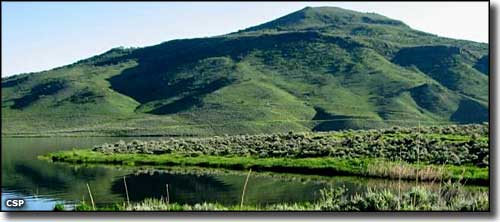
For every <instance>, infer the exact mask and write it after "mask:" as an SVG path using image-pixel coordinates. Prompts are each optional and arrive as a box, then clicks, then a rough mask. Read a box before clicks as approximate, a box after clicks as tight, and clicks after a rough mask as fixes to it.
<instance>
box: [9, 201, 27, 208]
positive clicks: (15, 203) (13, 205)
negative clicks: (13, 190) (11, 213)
mask: <svg viewBox="0 0 500 222" xmlns="http://www.w3.org/2000/svg"><path fill="white" fill-rule="evenodd" d="M25 203H26V202H25V201H24V200H23V199H7V200H6V201H5V206H7V207H9V208H21V207H23V206H24V204H25Z"/></svg>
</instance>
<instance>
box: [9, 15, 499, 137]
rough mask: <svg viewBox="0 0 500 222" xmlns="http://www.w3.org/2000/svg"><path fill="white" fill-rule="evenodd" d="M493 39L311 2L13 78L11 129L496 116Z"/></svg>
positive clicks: (369, 124)
mask: <svg viewBox="0 0 500 222" xmlns="http://www.w3.org/2000/svg"><path fill="white" fill-rule="evenodd" d="M488 52H489V51H488V44H484V43H476V42H472V41H465V40H456V39H450V38H443V37H439V36H437V35H433V34H430V33H425V32H421V31H418V30H414V29H412V28H411V27H409V26H408V25H406V24H405V23H404V22H402V21H398V20H394V19H390V18H387V17H385V16H382V15H378V14H375V13H360V12H355V11H351V10H345V9H341V8H335V7H318V8H311V7H307V8H304V9H302V10H299V11H297V12H293V13H291V14H289V15H286V16H283V17H281V18H278V19H276V20H273V21H270V22H267V23H264V24H260V25H257V26H254V27H250V28H247V29H244V30H240V31H237V32H233V33H229V34H227V35H222V36H216V37H209V38H195V39H179V40H172V41H168V42H164V43H161V44H158V45H154V46H149V47H144V48H114V49H111V50H109V51H108V52H105V53H103V54H101V55H97V56H94V57H91V58H87V59H83V60H81V61H78V62H76V63H74V64H70V65H67V66H63V67H59V68H56V69H53V70H49V71H44V72H39V73H28V74H22V75H16V76H12V77H8V78H2V134H3V135H40V134H42V135H223V134H247V133H248V134H258V133H270V132H288V131H328V130H338V129H360V128H379V127H389V126H394V125H398V126H400V125H406V126H416V125H418V124H427V125H435V124H452V123H459V124H462V123H481V122H485V121H488V118H489V113H488V101H489V97H488V95H489V85H488V83H489V82H488V75H489V69H488V67H489V64H488V58H489V55H488Z"/></svg>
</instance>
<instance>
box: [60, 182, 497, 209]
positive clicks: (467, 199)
mask: <svg viewBox="0 0 500 222" xmlns="http://www.w3.org/2000/svg"><path fill="white" fill-rule="evenodd" d="M443 187H444V188H443V189H441V190H438V191H433V190H428V189H425V188H423V187H420V186H416V187H414V188H412V189H410V190H407V191H404V192H401V193H398V192H397V191H396V192H395V191H390V190H371V189H369V190H368V191H367V192H365V193H363V194H361V195H359V194H358V195H355V196H352V197H346V196H345V195H344V194H345V192H346V191H347V189H345V188H343V187H340V188H339V187H337V188H329V189H328V188H326V189H322V190H321V191H320V193H321V196H320V199H319V200H317V201H315V202H304V203H279V204H268V205H243V206H240V205H230V206H224V205H222V204H218V203H198V204H192V205H189V204H179V203H169V202H168V201H166V200H164V199H146V200H143V201H140V202H137V203H132V204H130V205H128V204H126V203H122V204H119V203H115V204H112V205H106V206H98V207H96V208H95V209H94V208H93V207H92V206H90V205H89V204H87V203H85V202H82V203H80V204H78V205H77V206H76V208H75V209H74V210H75V211H93V210H99V211H488V210H489V209H490V208H489V199H488V193H487V192H478V193H474V194H470V193H466V192H464V191H463V189H461V187H460V185H458V186H457V185H456V184H451V183H448V184H444V185H443ZM56 209H59V208H56Z"/></svg>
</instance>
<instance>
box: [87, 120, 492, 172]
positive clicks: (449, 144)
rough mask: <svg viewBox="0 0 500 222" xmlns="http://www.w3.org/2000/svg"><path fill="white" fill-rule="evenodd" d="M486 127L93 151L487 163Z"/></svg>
mask: <svg viewBox="0 0 500 222" xmlns="http://www.w3.org/2000/svg"><path fill="white" fill-rule="evenodd" d="M487 135H488V125H478V124H476V125H459V126H456V125H453V126H440V127H434V126H433V127H421V128H420V127H419V128H398V127H394V128H392V129H381V130H358V131H354V130H348V131H338V132H329V133H293V132H290V133H284V134H267V135H239V136H223V137H218V136H215V137H210V138H184V139H174V138H170V139H164V140H156V141H140V140H134V141H131V142H128V143H126V142H124V141H119V142H117V143H114V144H103V145H98V146H95V147H94V148H93V151H97V152H102V153H105V154H113V153H138V154H166V153H177V154H184V155H188V156H198V155H214V156H246V157H261V158H267V157H286V158H306V157H345V158H359V157H370V158H384V159H388V160H392V161H399V160H402V161H406V162H409V163H415V162H420V163H432V164H453V165H464V164H472V165H476V166H480V167H484V166H489V162H488V160H489V142H488V141H489V140H488V138H487Z"/></svg>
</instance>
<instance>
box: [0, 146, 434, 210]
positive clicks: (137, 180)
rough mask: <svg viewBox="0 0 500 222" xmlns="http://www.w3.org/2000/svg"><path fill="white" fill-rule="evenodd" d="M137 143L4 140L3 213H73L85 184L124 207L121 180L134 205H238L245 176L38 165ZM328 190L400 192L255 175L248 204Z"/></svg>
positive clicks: (334, 180) (383, 183)
mask: <svg viewBox="0 0 500 222" xmlns="http://www.w3.org/2000/svg"><path fill="white" fill-rule="evenodd" d="M133 139H137V138H130V137H129V138H117V137H112V138H2V209H3V210H11V209H8V208H6V207H5V205H4V202H5V199H10V198H24V199H26V200H27V204H26V206H25V207H24V208H23V210H52V209H53V208H54V205H55V204H56V203H64V204H66V205H67V206H69V207H71V206H73V204H74V203H78V202H80V201H82V200H86V201H87V202H88V201H89V196H88V191H87V186H86V184H87V183H88V184H89V186H90V187H91V190H92V195H93V197H94V201H95V202H96V203H97V204H107V203H116V202H120V203H121V202H124V201H126V192H125V188H124V183H123V177H126V180H127V187H128V191H129V196H130V200H131V201H141V200H143V199H145V198H161V197H165V196H166V193H167V192H166V184H168V185H169V197H170V200H171V202H172V201H173V202H177V203H181V204H183V203H188V204H193V203H201V202H218V203H222V204H238V203H239V201H240V198H241V191H242V187H243V184H244V181H245V178H246V172H237V171H224V170H213V169H201V168H181V167H174V168H153V167H118V166H114V167H110V166H103V165H98V166H95V165H94V166H81V165H79V166H76V165H70V164H64V163H50V162H47V161H44V160H38V159H37V156H38V155H42V154H45V153H49V152H54V151H58V150H68V149H74V148H89V147H92V146H93V145H96V144H102V143H105V142H108V143H112V142H116V141H118V140H124V141H129V140H133ZM139 139H141V140H152V139H159V138H144V137H142V138H139ZM412 185H414V182H413V183H404V184H403V187H410V186H412ZM328 186H346V187H347V188H348V189H349V191H350V193H351V194H354V193H356V192H363V191H364V190H366V188H367V187H381V188H386V187H389V188H391V187H397V181H391V180H375V179H361V178H356V177H319V176H299V175H286V174H272V173H252V176H251V177H250V180H249V182H248V185H247V192H246V194H245V196H246V198H245V203H247V204H270V203H279V202H290V203H291V202H304V201H314V200H316V199H317V198H318V197H319V190H320V189H321V188H324V187H328ZM429 186H431V185H429Z"/></svg>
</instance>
